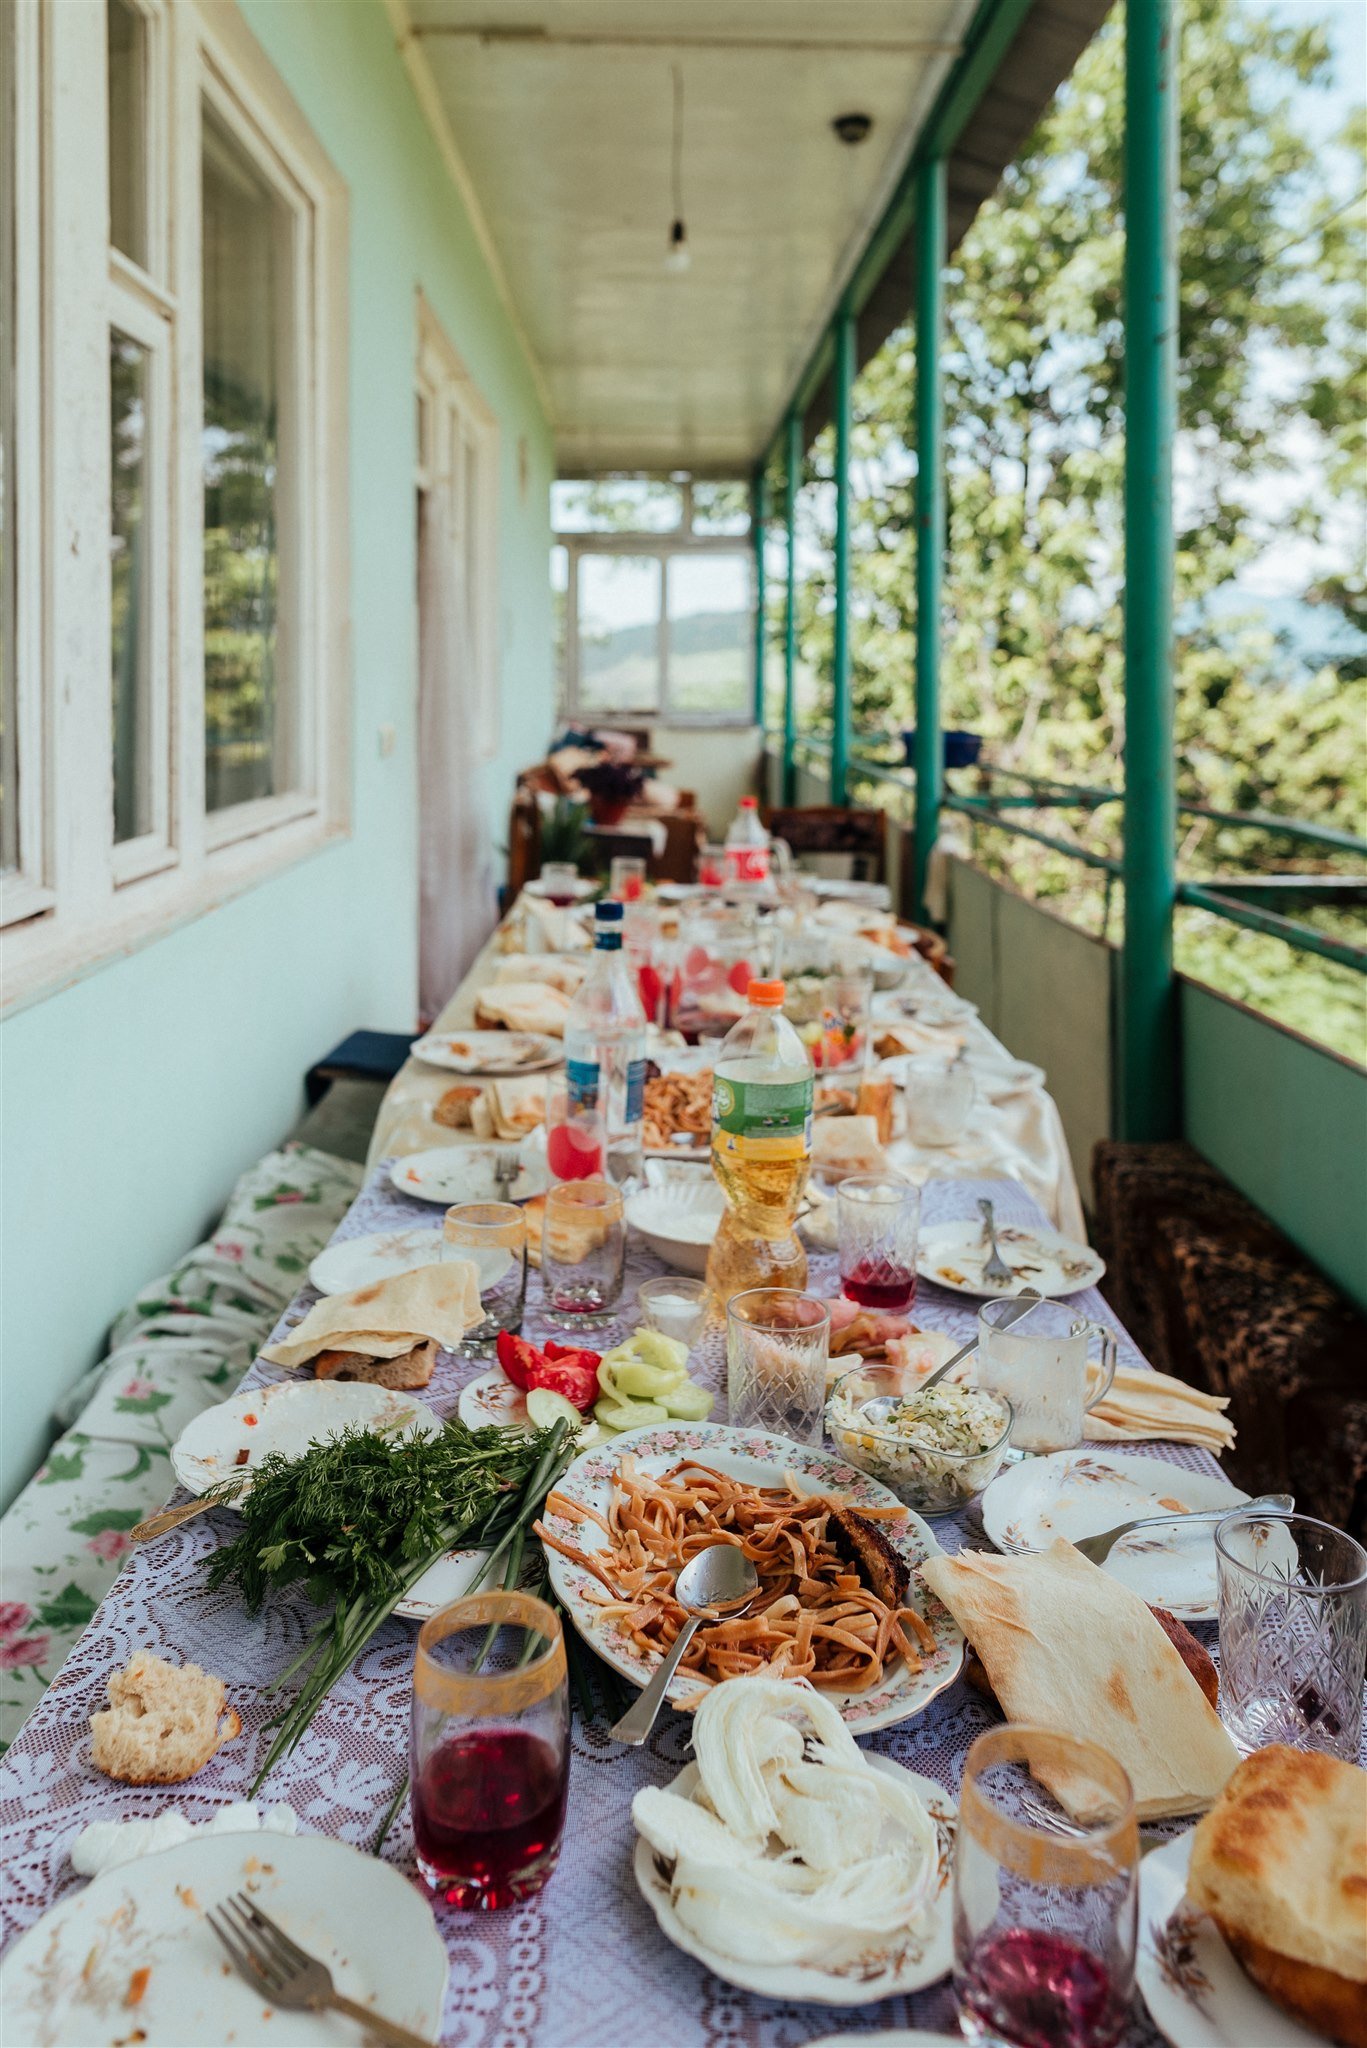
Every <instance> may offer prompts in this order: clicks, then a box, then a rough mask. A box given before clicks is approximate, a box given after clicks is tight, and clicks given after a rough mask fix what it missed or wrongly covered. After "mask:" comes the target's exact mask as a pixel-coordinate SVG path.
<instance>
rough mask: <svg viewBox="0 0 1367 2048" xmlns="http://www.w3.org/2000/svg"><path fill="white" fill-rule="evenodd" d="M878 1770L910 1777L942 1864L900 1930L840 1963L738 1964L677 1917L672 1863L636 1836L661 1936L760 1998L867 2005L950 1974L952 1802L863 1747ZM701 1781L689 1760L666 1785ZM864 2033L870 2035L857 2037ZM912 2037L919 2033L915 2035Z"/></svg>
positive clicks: (675, 1789) (638, 1864)
mask: <svg viewBox="0 0 1367 2048" xmlns="http://www.w3.org/2000/svg"><path fill="white" fill-rule="evenodd" d="M867 1760H868V1762H869V1763H871V1764H872V1765H873V1768H874V1769H875V1770H876V1771H883V1772H885V1773H886V1774H887V1776H889V1777H895V1778H905V1779H907V1780H909V1782H910V1784H911V1787H912V1789H913V1791H916V1792H919V1793H920V1795H921V1798H922V1799H923V1800H924V1801H925V1804H926V1806H927V1808H928V1809H929V1811H930V1814H931V1816H932V1818H933V1819H934V1822H935V1836H936V1846H937V1852H938V1863H939V1868H938V1871H937V1874H936V1880H935V1891H934V1895H933V1897H932V1899H931V1901H930V1903H929V1905H928V1907H927V1909H926V1911H925V1913H924V1915H922V1916H921V1917H920V1918H918V1919H917V1921H916V1922H915V1923H914V1924H913V1925H912V1926H911V1927H908V1928H905V1929H903V1931H902V1932H901V1933H900V1934H894V1935H883V1936H879V1937H876V1938H875V1939H874V1940H872V1941H871V1942H870V1944H869V1946H868V1948H866V1949H864V1950H862V1951H861V1952H860V1954H858V1955H857V1956H851V1957H850V1959H849V1960H848V1962H844V1963H829V1962H828V1963H825V1964H819V1963H779V1964H775V1965H774V1966H773V1967H772V1968H771V1969H765V1968H764V1967H763V1966H762V1965H761V1964H758V1963H741V1962H737V1961H736V1959H735V1957H734V1956H726V1955H722V1954H721V1953H720V1952H719V1951H718V1950H716V1949H713V1948H710V1947H708V1946H707V1944H706V1943H704V1942H702V1941H701V1940H699V1938H698V1936H697V1935H696V1934H695V1933H694V1932H693V1930H692V1929H691V1928H689V1927H685V1926H684V1924H683V1922H682V1921H681V1920H680V1919H679V1918H678V1915H677V1914H676V1913H675V1911H674V1907H673V1904H672V1901H671V1898H670V1866H669V1864H668V1863H667V1862H666V1861H665V1859H664V1858H663V1857H661V1856H659V1855H657V1853H656V1852H655V1850H654V1849H652V1847H651V1845H650V1843H649V1842H647V1841H646V1840H645V1839H644V1837H641V1836H638V1838H637V1842H636V1858H635V1862H634V1864H633V1866H632V1868H633V1871H634V1874H635V1878H636V1883H637V1885H638V1887H639V1888H640V1892H641V1896H642V1898H643V1899H644V1900H645V1902H646V1904H647V1905H648V1906H649V1907H650V1909H651V1911H652V1912H653V1913H654V1915H655V1918H656V1919H657V1920H658V1922H659V1924H660V1931H661V1933H662V1934H665V1935H667V1936H668V1938H669V1940H670V1941H672V1942H673V1944H674V1946H675V1948H681V1949H682V1950H683V1952H684V1954H685V1955H690V1956H694V1957H696V1958H697V1960H698V1961H699V1962H700V1963H705V1964H706V1965H707V1967H708V1969H709V1970H711V1971H713V1972H714V1974H715V1975H716V1976H718V1977H721V1978H723V1979H724V1980H725V1982H726V1983H728V1984H739V1985H740V1986H741V1988H742V1989H743V1990H745V1991H758V1992H759V1993H760V1995H761V1997H764V1998H790V1999H812V2000H814V2001H815V2002H816V2003H817V2004H820V2005H868V2004H870V2003H871V2002H872V2001H873V2000H874V1999H876V1998H893V1997H895V1996H897V1995H898V1994H899V1993H901V1992H907V1991H920V1990H921V1989H923V1987H924V1986H925V1985H927V1984H934V1983H936V1982H937V1981H938V1979H939V1978H941V1977H945V1976H947V1975H948V1974H949V1971H950V1969H951V1967H952V1966H953V1962H954V1936H953V1927H952V1924H951V1914H950V1887H949V1880H950V1871H951V1868H952V1861H953V1853H954V1822H955V1814H956V1808H955V1805H954V1800H953V1797H952V1795H951V1794H950V1793H948V1792H946V1791H945V1789H944V1787H943V1785H937V1784H936V1783H935V1780H934V1779H933V1778H923V1777H921V1776H920V1774H919V1773H918V1772H916V1771H908V1770H905V1769H904V1768H903V1766H902V1765H901V1764H898V1763H894V1762H893V1760H892V1758H891V1757H888V1756H878V1755H877V1754H876V1753H875V1752H874V1751H872V1750H870V1751H869V1752H867ZM697 1782H698V1767H697V1765H696V1764H689V1765H688V1766H687V1768H686V1769H684V1770H683V1771H681V1772H680V1773H679V1776H678V1777H677V1778H675V1780H674V1782H673V1783H672V1784H671V1785H669V1786H667V1787H666V1790H667V1791H669V1792H672V1793H676V1794H677V1795H678V1797H679V1798H680V1799H687V1798H688V1797H689V1795H690V1793H691V1792H692V1790H693V1788H694V1786H695V1785H696V1784H697ZM860 2038H861V2039H865V2038H868V2037H867V2036H861V2037H860ZM916 2038H917V2040H918V2041H919V2040H921V2039H922V2038H923V2037H922V2036H921V2035H919V2034H918V2035H917V2037H916Z"/></svg>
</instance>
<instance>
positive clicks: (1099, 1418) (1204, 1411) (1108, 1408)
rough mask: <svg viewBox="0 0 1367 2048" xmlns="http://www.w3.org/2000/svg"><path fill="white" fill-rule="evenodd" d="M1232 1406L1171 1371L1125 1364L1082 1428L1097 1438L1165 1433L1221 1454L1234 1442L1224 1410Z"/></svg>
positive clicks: (1112, 1440) (1118, 1439)
mask: <svg viewBox="0 0 1367 2048" xmlns="http://www.w3.org/2000/svg"><path fill="white" fill-rule="evenodd" d="M1228 1406H1229V1403H1228V1401H1226V1400H1224V1399H1222V1398H1221V1397H1219V1396H1218V1395H1215V1394H1205V1393H1202V1391H1201V1389H1200V1388H1199V1387H1189V1386H1188V1385H1187V1383H1186V1381H1185V1380H1178V1379H1174V1378H1173V1377H1172V1375H1171V1374H1170V1373H1166V1372H1146V1371H1140V1370H1137V1369H1136V1368H1135V1367H1133V1366H1129V1365H1122V1366H1120V1367H1119V1368H1118V1370H1117V1372H1116V1376H1115V1380H1114V1382H1113V1384H1112V1385H1111V1386H1110V1387H1109V1388H1108V1389H1107V1393H1106V1398H1105V1400H1104V1401H1099V1402H1098V1403H1097V1405H1096V1407H1095V1408H1092V1409H1089V1410H1088V1413H1087V1417H1086V1420H1085V1422H1084V1424H1083V1430H1084V1434H1085V1435H1086V1437H1087V1438H1088V1440H1089V1441H1090V1442H1093V1443H1103V1444H1104V1443H1112V1444H1115V1443H1134V1442H1137V1441H1138V1440H1140V1439H1142V1438H1144V1437H1165V1438H1167V1440H1168V1441H1169V1442H1171V1443H1177V1444H1200V1445H1201V1446H1202V1448H1203V1449H1204V1450H1208V1451H1214V1452H1215V1453H1216V1454H1217V1455H1218V1454H1219V1452H1221V1451H1227V1450H1229V1449H1230V1448H1231V1447H1232V1445H1233V1443H1234V1424H1233V1423H1232V1422H1231V1421H1230V1419H1229V1417H1228V1416H1227V1415H1226V1414H1225V1412H1224V1411H1225V1409H1226V1408H1228Z"/></svg>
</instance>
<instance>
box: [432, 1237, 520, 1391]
mask: <svg viewBox="0 0 1367 2048" xmlns="http://www.w3.org/2000/svg"><path fill="white" fill-rule="evenodd" d="M442 1234H443V1236H444V1238H445V1241H446V1244H447V1246H448V1247H449V1250H448V1253H447V1256H448V1257H452V1256H453V1257H455V1258H460V1257H461V1256H462V1254H468V1255H469V1257H471V1258H472V1259H473V1260H474V1262H475V1265H476V1267H477V1269H478V1272H479V1300H480V1307H481V1308H482V1309H483V1310H484V1320H483V1322H481V1323H476V1324H475V1327H474V1328H473V1330H467V1331H466V1332H465V1337H464V1340H463V1342H462V1344H461V1347H460V1348H461V1352H462V1355H463V1356H465V1357H466V1358H487V1357H488V1355H489V1353H490V1352H491V1351H492V1350H493V1348H494V1345H495V1344H496V1342H497V1341H498V1336H499V1332H500V1331H501V1330H513V1331H517V1330H520V1329H521V1328H522V1314H523V1310H524V1308H525V1306H526V1300H527V1217H526V1213H525V1211H524V1210H522V1209H519V1208H518V1206H517V1204H516V1203H515V1202H458V1203H457V1204H456V1206H455V1208H454V1209H448V1210H447V1212H446V1216H445V1220H444V1221H443V1224H442Z"/></svg>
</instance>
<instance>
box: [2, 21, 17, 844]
mask: <svg viewBox="0 0 1367 2048" xmlns="http://www.w3.org/2000/svg"><path fill="white" fill-rule="evenodd" d="M0 150H2V151H3V152H4V162H3V164H2V165H0V170H2V171H3V176H0V869H3V868H16V867H18V865H19V810H18V795H19V789H18V775H17V768H18V757H17V747H16V733H15V716H14V712H15V677H14V638H15V635H14V610H15V583H14V575H15V564H14V369H15V364H14V353H15V351H14V315H15V305H14V11H13V9H12V8H5V9H4V10H3V11H0Z"/></svg>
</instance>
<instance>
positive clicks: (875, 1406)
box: [859, 1287, 1044, 1428]
mask: <svg viewBox="0 0 1367 2048" xmlns="http://www.w3.org/2000/svg"><path fill="white" fill-rule="evenodd" d="M1043 1299H1044V1296H1043V1295H1042V1294H1041V1293H1040V1292H1039V1290H1038V1288H1035V1287H1022V1289H1021V1291H1020V1293H1019V1294H1017V1295H1014V1296H1013V1297H1012V1301H1013V1304H1016V1305H1015V1306H1013V1307H1012V1309H1011V1310H1010V1311H1009V1313H1007V1314H1006V1315H1004V1316H1003V1317H1002V1319H1001V1321H1000V1322H999V1323H998V1324H997V1325H996V1327H997V1329H999V1330H1009V1329H1011V1328H1012V1327H1013V1326H1014V1325H1015V1324H1016V1323H1019V1322H1023V1321H1024V1319H1025V1317H1026V1316H1028V1315H1029V1313H1030V1311H1031V1309H1032V1308H1035V1307H1036V1306H1037V1305H1038V1304H1039V1303H1040V1302H1041V1301H1043ZM977 1348H978V1338H977V1335H976V1333H975V1334H974V1335H973V1336H972V1337H970V1338H969V1340H968V1342H967V1344H964V1345H961V1346H960V1348H959V1349H958V1350H957V1351H956V1352H954V1353H953V1354H952V1356H950V1357H949V1358H947V1359H946V1360H945V1362H944V1364H943V1365H937V1366H936V1368H935V1370H934V1372H931V1373H927V1374H926V1377H925V1378H924V1379H923V1380H921V1381H920V1382H919V1384H918V1385H916V1386H914V1387H911V1388H910V1389H909V1390H908V1392H907V1393H906V1394H875V1395H874V1397H873V1399H872V1400H871V1401H866V1402H865V1403H864V1405H863V1407H862V1408H861V1409H860V1411H859V1418H860V1420H861V1422H868V1423H871V1424H872V1425H873V1426H874V1427H875V1428H876V1427H877V1425H878V1424H879V1423H880V1422H886V1421H887V1419H888V1417H889V1416H890V1415H891V1414H892V1411H893V1409H894V1408H900V1407H901V1405H902V1403H903V1401H905V1400H907V1399H908V1398H909V1396H910V1395H911V1394H924V1393H925V1391H926V1389H927V1388H928V1387H934V1386H938V1385H939V1383H940V1381H941V1380H942V1379H944V1378H945V1376H946V1374H947V1373H951V1372H953V1370H954V1368H955V1366H956V1365H962V1364H963V1362H964V1360H965V1359H966V1358H971V1357H972V1356H973V1353H974V1352H975V1351H976V1350H977Z"/></svg>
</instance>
